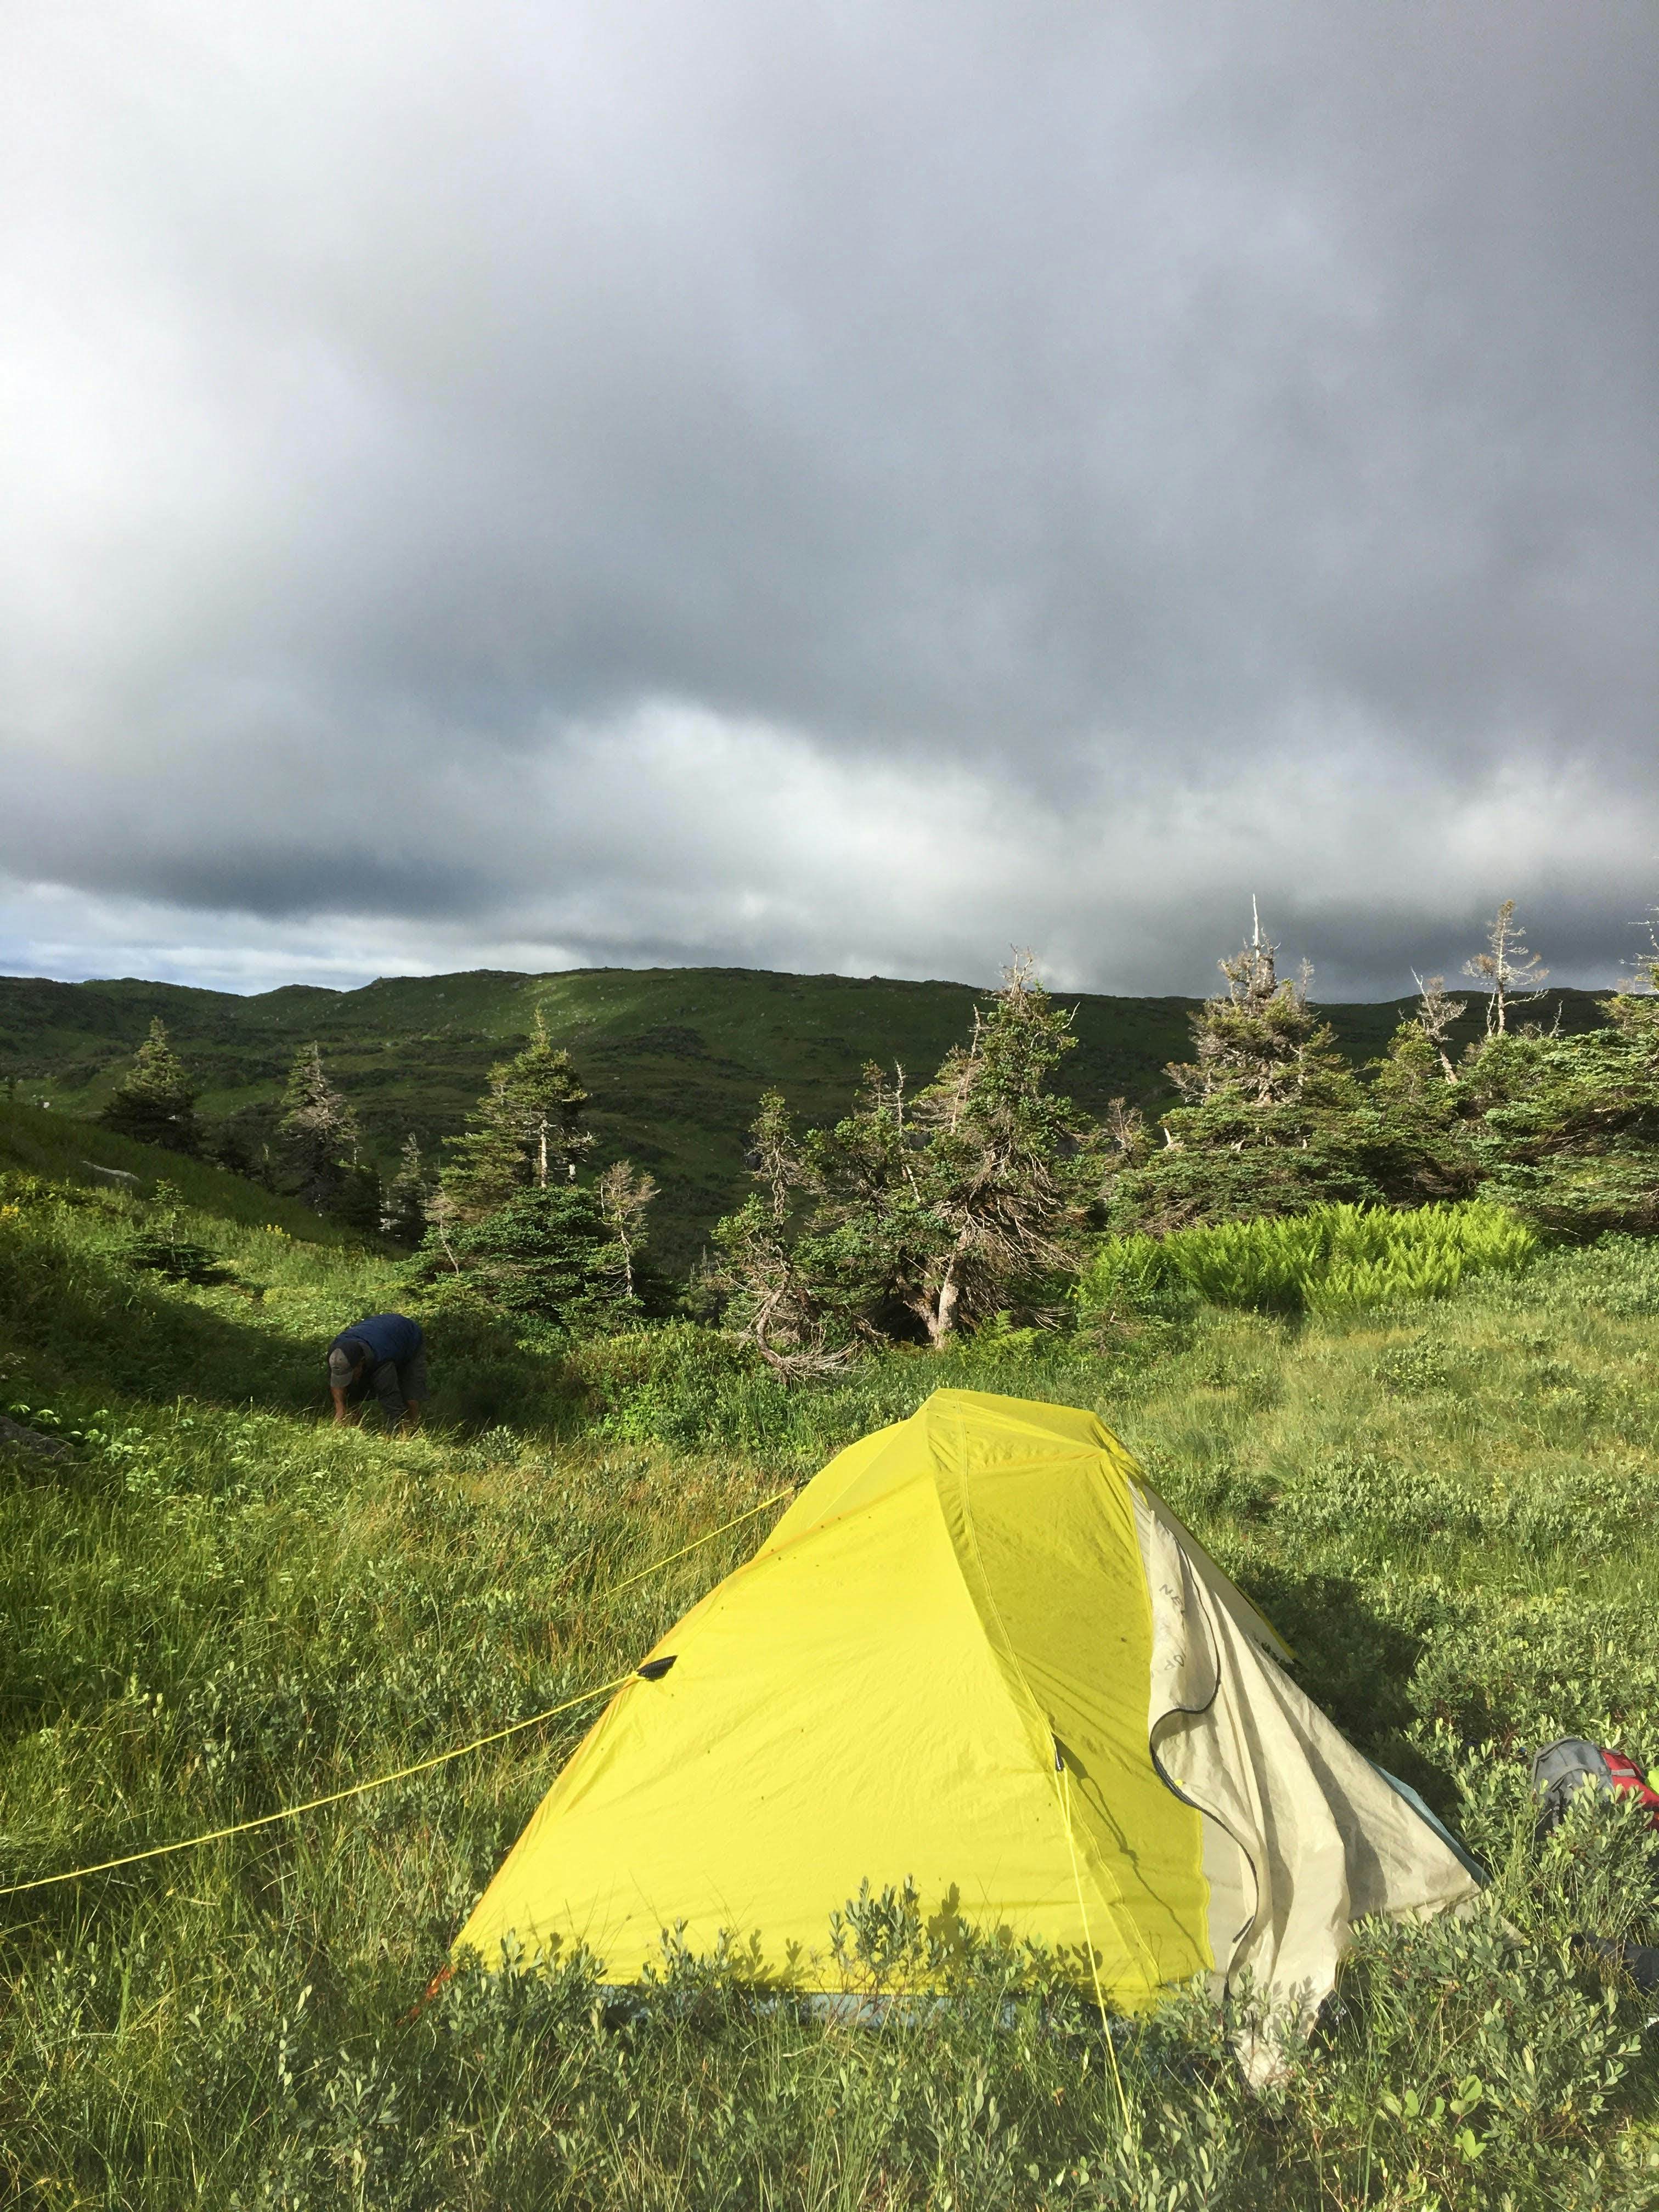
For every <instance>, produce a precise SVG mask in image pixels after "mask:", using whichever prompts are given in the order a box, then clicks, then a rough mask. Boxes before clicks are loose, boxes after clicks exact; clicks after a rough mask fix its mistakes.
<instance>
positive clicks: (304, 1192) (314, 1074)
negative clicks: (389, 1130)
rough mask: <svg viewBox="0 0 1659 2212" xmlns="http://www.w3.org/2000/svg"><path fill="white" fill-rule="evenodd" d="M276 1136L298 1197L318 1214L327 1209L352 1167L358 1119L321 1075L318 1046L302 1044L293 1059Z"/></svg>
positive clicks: (321, 1063) (338, 1192) (321, 1056)
mask: <svg viewBox="0 0 1659 2212" xmlns="http://www.w3.org/2000/svg"><path fill="white" fill-rule="evenodd" d="M276 1135H277V1142H278V1146H279V1148H280V1151H281V1153H282V1156H283V1161H284V1164H286V1165H287V1167H288V1168H289V1171H290V1172H291V1173H292V1174H293V1176H295V1178H296V1182H297V1187H298V1191H299V1195H300V1196H301V1198H302V1199H303V1200H305V1202H306V1204H307V1206H315V1207H316V1208H317V1209H318V1210H319V1212H321V1211H324V1210H325V1209H326V1208H327V1207H329V1206H331V1205H332V1204H333V1203H334V1202H335V1201H336V1200H337V1199H338V1197H339V1196H340V1194H341V1193H342V1191H343V1189H344V1188H345V1185H346V1181H347V1176H348V1174H349V1170H351V1169H353V1168H355V1167H356V1164H357V1146H358V1132H357V1116H356V1114H355V1113H354V1112H353V1111H352V1109H351V1107H350V1105H349V1103H348V1101H347V1100H346V1099H345V1098H344V1097H342V1095H341V1094H340V1092H339V1091H337V1090H336V1089H335V1087H334V1085H332V1084H331V1082H330V1081H329V1079H328V1078H327V1076H326V1075H325V1073H323V1054H322V1048H321V1047H320V1046H319V1045H317V1044H314V1043H313V1044H307V1045H301V1048H300V1049H299V1051H298V1052H297V1053H296V1054H295V1059H294V1065H293V1066H292V1068H290V1070H289V1079H288V1087H287V1089H286V1090H285V1091H283V1105H282V1112H281V1115H279V1117H278V1120H277V1123H276Z"/></svg>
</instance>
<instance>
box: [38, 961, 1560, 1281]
mask: <svg viewBox="0 0 1659 2212" xmlns="http://www.w3.org/2000/svg"><path fill="white" fill-rule="evenodd" d="M974 1000H975V993H974V992H973V991H972V990H970V989H969V987H967V986H966V985H965V984H960V983H904V982H896V981H890V980H889V979H886V978H884V977H880V976H872V977H869V978H867V979H860V978H851V977H847V976H841V975H774V974H771V973H767V972H762V971H758V970H754V969H735V968H732V969H726V968H688V969H660V968H659V969H578V970H575V971H574V972H572V973H570V974H568V975H507V974H501V973H497V972H493V971H490V970H481V971H479V972H477V973H475V974H471V975H435V976H419V977H416V976H405V977H401V978H398V979H393V980H388V981H381V982H377V983H371V984H369V985H368V986H367V987H365V988H364V989H362V990H358V991H327V990H320V989H315V988H309V987H301V986H295V987H290V988H289V989H285V990H281V991H270V992H266V993H264V994H261V995H260V996H258V997H256V998H238V997H235V996H234V995H232V994H229V993H227V992H217V991H197V990H190V989H187V988H185V987H183V986H179V985H174V984H166V983H143V982H132V981H125V982H108V983H55V982H51V981H46V980H44V979H41V978H38V977H0V1078H4V1077H8V1076H15V1077H17V1078H18V1079H20V1091H21V1096H22V1097H25V1098H26V1099H30V1100H33V1099H37V1098H46V1099H49V1100H50V1101H51V1102H52V1106H53V1107H54V1109H56V1110H58V1111H64V1112H70V1113H74V1114H76V1115H89V1114H93V1113H95V1112H96V1111H97V1109H98V1108H99V1107H100V1105H101V1104H102V1103H103V1102H104V1100H105V1099H106V1098H107V1097H108V1096H109V1093H110V1091H112V1088H113V1087H114V1085H115V1084H116V1082H117V1081H118V1079H119V1078H120V1076H121V1074H122V1073H124V1072H125V1067H126V1066H127V1064H128V1063H129V1061H130V1060H131V1054H132V1052H133V1050H134V1048H136V1046H137V1043H138V1042H140V1040H141V1039H142V1038H143V1036H144V1035H145V1033H146V1031H147V1030H148V1029H149V1024H150V1021H151V1019H152V1018H153V1017H155V1015H158V1014H159V1015H160V1016H161V1018H162V1019H163V1020H164V1021H165V1022H166V1023H167V1027H168V1029H169V1030H170V1032H171V1033H172V1036H173V1042H174V1043H175V1044H176V1045H177V1047H178V1048H179V1051H180V1053H181V1054H183V1056H184V1057H185V1060H186V1061H187V1062H188V1063H189V1065H190V1066H191V1068H192V1069H193V1070H194V1071H195V1072H196V1073H197V1075H198V1077H199V1078H200V1079H201V1081H202V1083H203V1085H204V1096H203V1100H202V1104H203V1109H204V1112H205V1113H206V1114H207V1115H209V1116H210V1117H211V1118H214V1119H219V1118H222V1117H223V1116H224V1115H228V1114H232V1113H237V1112H241V1111H245V1110H246V1109H256V1111H257V1112H263V1114H264V1116H265V1117H266V1119H267V1121H268V1120H269V1117H270V1114H271V1112H272V1110H273V1109H274V1107H275V1103H276V1099H277V1097H278V1096H279V1095H280V1092H281V1089H282V1085H283V1079H284V1077H285V1076H286V1074H287V1072H288V1068H289V1063H290V1062H291V1060H292V1059H293V1056H294V1052H295V1047H296V1046H297V1045H300V1044H302V1043H305V1042H308V1041H309V1040H310V1039H311V1038H313V1037H317V1038H319V1039H320V1041H321V1042H322V1044H323V1048H324V1050H325V1054H327V1057H328V1063H329V1067H330V1071H331V1074H332V1075H333V1076H334V1078H335V1079H336V1080H337V1082H338V1083H339V1084H340V1085H341V1086H342V1088H343V1090H344V1091H346V1092H347V1093H348V1095H349V1097H350V1098H351V1100H352V1103H354V1105H355V1106H356V1109H357V1110H358V1113H359V1115H361V1116H362V1121H363V1125H364V1127H365V1130H366V1132H367V1133H368V1138H369V1140H370V1143H371V1145H372V1146H373V1148H374V1150H375V1152H376V1153H377V1156H378V1157H379V1158H380V1163H381V1164H382V1166H383V1167H386V1168H389V1167H390V1166H391V1165H392V1163H393V1162H394V1160H395V1158H396V1155H397V1152H398V1146H400V1145H401V1144H402V1142H403V1139H404V1135H405V1134H406V1133H408V1132H409V1131H410V1130H413V1131H414V1132H415V1133H416V1135H417V1136H418V1137H419V1138H420V1139H421V1141H422V1145H423V1146H427V1147H428V1148H429V1149H433V1150H435V1148H436V1146H437V1145H438V1142H439V1140H440V1139H441V1138H443V1137H445V1136H448V1135H453V1133H455V1132H456V1131H457V1130H459V1127H460V1126H461V1122H462V1119H463V1117H464V1115H465V1113H466V1111H467V1109H468V1108H469V1107H470V1106H471V1104H472V1103H473V1101H474V1100H475V1099H476V1098H477V1096H478V1094H479V1092H480V1091H481V1090H482V1089H483V1083H484V1078H485V1073H486V1071H487V1070H488V1068H489V1066H490V1064H491V1063H492V1061H494V1060H498V1059H500V1058H501V1057H502V1056H503V1055H504V1054H507V1053H508V1052H511V1051H513V1050H515V1049H516V1048H518V1046H519V1045H520V1044H521V1043H522V1042H524V1040H525V1038H526V1036H527V1035H528V1033H529V1030H530V1026H531V1024H532V1020H533V1018H534V1016H535V1013H536V1012H537V1010H538V1009H539V1010H540V1011H541V1012H542V1013H543V1015H544V1018H545V1019H546V1022H547V1024H548V1027H549V1029H550V1031H551V1032H552V1034H553V1036H554V1038H555V1040H556V1042H558V1043H561V1044H563V1045H567V1046H568V1048H569V1049H570V1051H571V1052H572V1053H573V1054H574V1055H575V1058H576V1061H577V1064H578V1066H580V1070H581V1072H582V1073H583V1075H584V1077H585V1078H586V1081H587V1082H588V1084H589V1085H590V1087H591V1089H592V1091H593V1094H594V1111H593V1127H594V1129H595V1132H596V1133H597V1135H598V1137H599V1153H598V1158H599V1164H604V1163H605V1162H606V1161H608V1160H611V1159H613V1158H617V1157H618V1156H619V1155H621V1154H623V1153H626V1154H628V1155H629V1156H630V1157H631V1158H634V1159H635V1160H636V1161H638V1162H639V1163H640V1164H641V1165H643V1166H646V1167H648V1168H650V1170H652V1172H653V1174H654V1175H655V1176H656V1177H657V1179H658V1181H659V1183H660V1184H661V1186H662V1198H661V1200H660V1201H659V1206H658V1209H657V1225H656V1232H655V1234H656V1242H657V1249H658V1257H659V1262H660V1263H661V1264H662V1265H664V1266H665V1267H667V1268H668V1269H669V1270H670V1271H671V1272H680V1271H683V1270H684V1268H685V1267H687V1266H688V1265H689V1264H690V1261H692V1260H693V1259H694V1258H695V1257H696V1254H697V1251H698V1250H699V1249H700V1248H701V1246H702V1241H703V1238H704V1237H705V1236H706V1235H707V1233H708V1227H709V1225H710V1224H711V1223H712V1222H713V1221H714V1219H715V1218H716V1217H717V1216H718V1215H719V1214H720V1213H721V1212H724V1211H725V1210H726V1208H727V1207H728V1206H729V1205H730V1204H731V1202H732V1197H733V1194H735V1193H736V1192H737V1191H738V1188H740V1186H741V1184H742V1181H743V1161H742V1152H743V1136H744V1131H745V1130H746V1128H747V1127H748V1125H749V1123H750V1121H751V1119H752V1118H753V1115H754V1111H755V1106H756V1102H757V1099H758V1097H759V1096H760V1094H761V1092H762V1091H763V1090H764V1089H765V1088H766V1087H767V1086H768V1085H778V1086H779V1087H780V1088H781V1089H782V1090H783V1091H785V1092H786V1093H787V1096H788V1097H789V1099H790V1101H791V1103H792V1104H793V1106H794V1107H795V1108H796V1109H797V1110H798V1111H799V1114H800V1115H802V1117H803V1119H805V1121H828V1120H831V1119H833V1118H834V1117H835V1116H836V1115H839V1114H840V1113H842V1111H843V1110H844V1109H845V1108H846V1106H847V1105H848V1102H849V1100H850V1098H851V1097H852V1093H853V1088H854V1084H855V1082H856V1081H857V1078H858V1071H859V1069H860V1066H861V1065H862V1064H863V1063H864V1062H865V1061H866V1060H882V1061H885V1062H891V1061H892V1060H900V1061H902V1063H903V1064H904V1066H906V1068H907V1069H908V1071H909V1073H910V1074H911V1076H912V1077H913V1079H926V1078H927V1076H929V1075H931V1074H932V1073H933V1070H934V1068H935V1067H936V1066H938V1064H939V1060H940V1059H941V1058H942V1056H943V1055H944V1054H945V1051H946V1050H947V1049H948V1048H949V1047H950V1046H951V1044H953V1043H955V1042H957V1041H958V1040H959V1039H961V1038H962V1037H963V1036H964V1035H965V1034H966V1032H967V1030H968V1026H969V1020H970V1018H971V1012H972V1007H973V1004H974ZM1069 1002H1070V1003H1074V1004H1075V1005H1076V1006H1077V1010H1078V1012H1077V1035H1078V1038H1079V1048H1078V1050H1077V1051H1076V1052H1075V1053H1074V1054H1073V1056H1072V1058H1071V1060H1069V1061H1068V1063H1067V1066H1066V1084H1067V1085H1068V1086H1069V1088H1070V1089H1071V1091H1073V1095H1074V1096H1075V1097H1077V1098H1078V1099H1079V1101H1080V1102H1081V1103H1083V1104H1084V1105H1085V1106H1086V1107H1088V1108H1089V1109H1091V1111H1093V1112H1096V1113H1098V1112H1100V1111H1101V1110H1102V1109H1103V1108H1104V1107H1105V1105H1106V1103H1107V1102H1108V1101H1109V1099H1111V1098H1113V1097H1127V1098H1129V1099H1132V1100H1135V1101H1139V1102H1140V1103H1157V1102H1158V1101H1160V1100H1164V1099H1165V1098H1166V1097H1167V1095H1168V1085H1167V1082H1166V1079H1165V1078H1164V1073H1163V1070H1164V1065H1165V1063H1166V1062H1167V1061H1169V1060H1172V1059H1180V1058H1183V1057H1184V1056H1185V1054H1186V1053H1187V1050H1188V1015H1189V1014H1190V1012H1191V1010H1192V1007H1193V1005H1194V1001H1193V1000H1187V999H1173V998H1166V999H1122V998H1101V997H1094V996H1091V995H1089V994H1081V995H1078V996H1076V997H1075V998H1074V999H1073V1000H1070V1001H1069ZM1558 1007H1559V1011H1560V1012H1561V1013H1562V1017H1563V1021H1564V1026H1565V1027H1567V1028H1568V1029H1579V1028H1585V1027H1589V1026H1590V1025H1591V1024H1592V1023H1593V1022H1594V1020H1595V1011H1594V1000H1593V999H1592V998H1591V997H1590V995H1589V994H1587V993H1583V992H1563V993H1561V994H1559V995H1557V994H1553V995H1552V999H1551V1000H1550V1002H1549V1004H1548V1005H1547V1006H1544V1007H1542V1008H1541V1009H1540V1010H1539V1011H1540V1012H1542V1013H1543V1014H1544V1015H1545V1017H1546V1018H1547V1019H1553V1018H1554V1015H1555V1012H1556V1011H1557V1009H1558ZM1326 1011H1327V1012H1328V1013H1329V1015H1330V1016H1331V1018H1332V1019H1333V1021H1334V1023H1335V1024H1336V1026H1337V1029H1338V1031H1339V1034H1340V1036H1341V1038H1342V1041H1343V1043H1344V1045H1345V1047H1346V1048H1347V1049H1348V1050H1349V1051H1350V1052H1352V1054H1354V1056H1355V1057H1356V1058H1357V1059H1360V1060H1364V1059H1365V1058H1368V1057H1370V1056H1371V1055H1372V1054H1376V1053H1377V1052H1380V1051H1381V1050H1382V1048H1383V1045H1384V1044H1385V1043H1386V1042H1387V1040H1388V1037H1389V1034H1390V1032H1391V1031H1392V1030H1393V1028H1394V1026H1395V1022H1396V1021H1397V1020H1398V1018H1399V1016H1400V1012H1401V1004H1399V1003H1395V1002H1392V1001H1390V1002H1389V1003H1386V1004H1383V1005H1377V1006H1330V1007H1328V1008H1327V1009H1326ZM1468 1028H1469V1030H1470V1034H1471V1035H1473V1033H1474V1018H1473V1017H1471V1018H1469V1022H1468Z"/></svg>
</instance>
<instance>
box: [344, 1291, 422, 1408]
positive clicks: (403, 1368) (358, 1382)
mask: <svg viewBox="0 0 1659 2212" xmlns="http://www.w3.org/2000/svg"><path fill="white" fill-rule="evenodd" d="M328 1387H329V1391H330V1393H331V1395H332V1397H333V1400H334V1419H335V1423H336V1425H339V1424H340V1423H341V1422H343V1421H350V1420H354V1419H355V1420H359V1421H361V1419H362V1415H363V1410H364V1408H365V1407H366V1406H367V1404H368V1394H369V1392H370V1391H371V1390H372V1391H373V1392H374V1395H375V1396H376V1397H377V1398H378V1399H379V1400H380V1411H381V1413H382V1414H383V1415H384V1416H385V1418H386V1427H387V1429H388V1431H395V1432H397V1433H398V1434H399V1435H402V1436H410V1435H412V1434H413V1433H414V1431H416V1429H418V1428H419V1427H420V1425H421V1405H422V1401H423V1400H424V1398H425V1396H426V1340H425V1338H424V1337H423V1336H422V1334H421V1324H420V1323H419V1322H417V1321H410V1318H409V1316H408V1315H407V1314H395V1313H388V1314H371V1315H370V1316H368V1320H367V1321H355V1322H352V1324H351V1326H350V1328H343V1329H342V1330H341V1331H340V1334H338V1335H337V1337H336V1338H335V1340H334V1341H333V1343H332V1344H331V1345H330V1346H329V1347H328Z"/></svg>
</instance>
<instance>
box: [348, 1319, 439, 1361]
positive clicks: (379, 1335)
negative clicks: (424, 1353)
mask: <svg viewBox="0 0 1659 2212" xmlns="http://www.w3.org/2000/svg"><path fill="white" fill-rule="evenodd" d="M353 1339H355V1340H356V1342H357V1343H359V1344H366V1345H367V1346H368V1354H369V1357H368V1364H369V1365H370V1366H371V1367H378V1366H379V1365H380V1362H381V1361H382V1360H383V1359H392V1360H396V1361H397V1362H398V1364H399V1365H401V1364H402V1363H403V1362H404V1360H405V1359H412V1358H414V1357H415V1355H416V1352H418V1351H419V1350H420V1348H421V1346H422V1344H423V1343H424V1342H425V1341H426V1340H425V1338H424V1337H422V1334H421V1324H420V1323H419V1322H417V1321H410V1318H409V1316H408V1315H407V1314H371V1315H370V1316H369V1317H368V1320H367V1321H354V1322H352V1324H351V1326H350V1328H343V1329H342V1330H341V1331H340V1334H338V1335H337V1337H336V1338H335V1340H334V1341H333V1343H332V1344H331V1345H330V1346H329V1347H328V1348H329V1350H330V1351H331V1352H335V1351H337V1350H338V1349H339V1348H340V1346H343V1345H344V1344H345V1343H347V1342H348V1341H349V1340H353Z"/></svg>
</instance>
